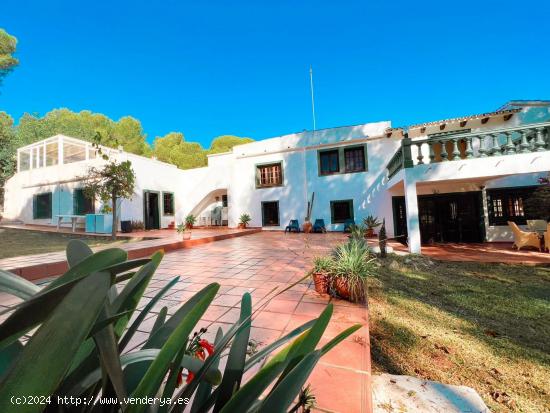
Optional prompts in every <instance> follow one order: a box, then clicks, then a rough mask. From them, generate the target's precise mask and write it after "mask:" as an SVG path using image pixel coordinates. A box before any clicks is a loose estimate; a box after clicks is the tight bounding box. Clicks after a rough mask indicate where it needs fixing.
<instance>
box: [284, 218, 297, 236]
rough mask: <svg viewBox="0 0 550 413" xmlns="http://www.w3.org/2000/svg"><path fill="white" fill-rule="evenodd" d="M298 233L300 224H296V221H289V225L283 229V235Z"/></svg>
mask: <svg viewBox="0 0 550 413" xmlns="http://www.w3.org/2000/svg"><path fill="white" fill-rule="evenodd" d="M287 231H288V232H292V231H294V232H300V223H299V222H298V220H297V219H291V220H290V223H289V224H288V225H287V226H286V228H285V233H286V232H287Z"/></svg>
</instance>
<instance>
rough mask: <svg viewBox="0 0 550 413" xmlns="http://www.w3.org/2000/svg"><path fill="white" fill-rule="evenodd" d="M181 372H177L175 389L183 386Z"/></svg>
mask: <svg viewBox="0 0 550 413" xmlns="http://www.w3.org/2000/svg"><path fill="white" fill-rule="evenodd" d="M182 371H183V369H180V371H179V372H178V379H177V381H176V387H179V386H181V385H182V384H183V374H182Z"/></svg>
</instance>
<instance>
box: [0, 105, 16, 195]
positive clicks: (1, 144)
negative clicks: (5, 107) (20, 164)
mask: <svg viewBox="0 0 550 413" xmlns="http://www.w3.org/2000/svg"><path fill="white" fill-rule="evenodd" d="M18 146H19V145H18V144H17V142H16V139H15V130H14V127H13V118H12V117H11V116H10V115H8V114H7V113H6V112H0V205H3V204H4V184H5V182H6V180H7V179H8V178H9V177H10V176H12V175H13V174H14V172H15V168H16V167H17V159H16V158H17V156H16V154H17V147H18Z"/></svg>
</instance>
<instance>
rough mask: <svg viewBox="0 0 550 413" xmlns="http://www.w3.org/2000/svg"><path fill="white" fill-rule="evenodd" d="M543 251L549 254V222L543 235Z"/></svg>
mask: <svg viewBox="0 0 550 413" xmlns="http://www.w3.org/2000/svg"><path fill="white" fill-rule="evenodd" d="M544 249H545V250H548V252H550V222H548V223H547V224H546V232H545V233H544Z"/></svg>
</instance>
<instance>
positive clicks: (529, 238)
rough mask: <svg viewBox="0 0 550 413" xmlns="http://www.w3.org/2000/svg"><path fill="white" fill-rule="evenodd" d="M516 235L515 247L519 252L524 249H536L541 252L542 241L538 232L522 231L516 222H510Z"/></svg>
mask: <svg viewBox="0 0 550 413" xmlns="http://www.w3.org/2000/svg"><path fill="white" fill-rule="evenodd" d="M508 225H509V226H510V228H512V233H513V234H514V245H513V246H515V247H516V248H517V249H518V250H520V249H521V248H522V247H535V248H537V249H538V250H539V251H540V239H539V236H538V235H537V233H536V232H527V231H522V230H521V229H519V227H518V226H517V225H516V223H515V222H510V221H508Z"/></svg>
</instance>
